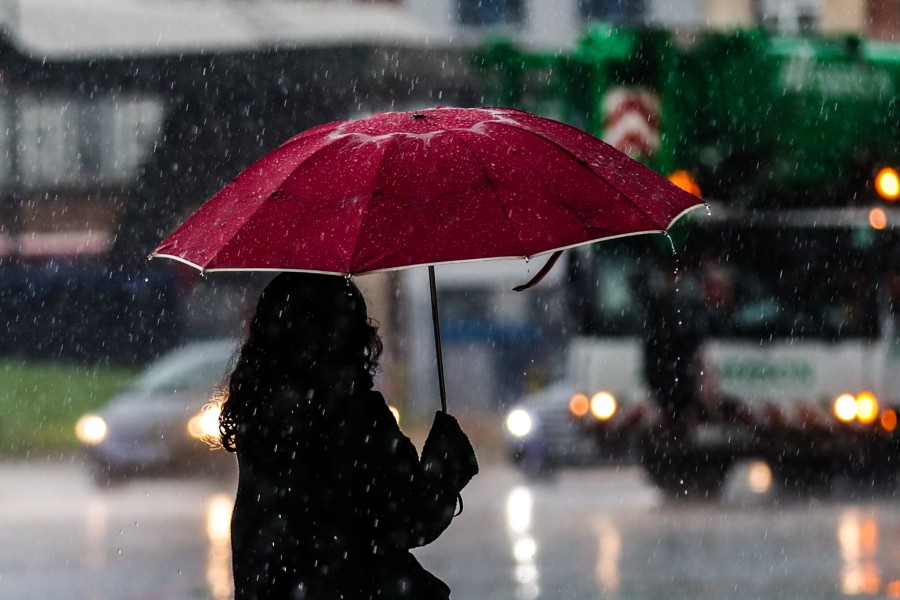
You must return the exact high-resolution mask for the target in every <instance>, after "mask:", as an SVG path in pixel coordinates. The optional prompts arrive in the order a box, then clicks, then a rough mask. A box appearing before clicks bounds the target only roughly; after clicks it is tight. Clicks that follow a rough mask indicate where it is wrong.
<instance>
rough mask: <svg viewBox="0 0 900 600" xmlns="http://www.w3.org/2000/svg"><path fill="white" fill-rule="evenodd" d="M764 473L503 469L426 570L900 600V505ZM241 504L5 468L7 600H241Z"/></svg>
mask: <svg viewBox="0 0 900 600" xmlns="http://www.w3.org/2000/svg"><path fill="white" fill-rule="evenodd" d="M749 473H750V471H749V470H746V469H745V470H744V471H742V472H741V473H738V474H737V475H736V476H735V477H734V478H733V480H732V481H731V483H730V484H729V488H728V490H727V492H726V495H725V498H724V499H723V500H722V501H719V502H705V503H684V502H679V503H673V502H667V501H664V500H663V499H662V498H661V497H660V496H659V495H658V494H657V493H656V492H655V490H653V489H652V488H650V487H649V486H648V485H647V484H646V483H645V482H644V479H643V477H642V476H641V474H640V472H639V471H637V470H635V469H632V468H625V469H620V470H617V469H596V470H589V471H580V472H575V473H568V474H565V475H563V476H561V477H559V478H558V479H557V480H556V481H555V482H553V483H546V482H544V483H538V484H532V483H529V482H528V481H527V480H525V479H524V478H522V477H520V476H519V475H518V474H517V473H515V472H513V471H511V470H509V469H507V468H505V467H502V466H499V465H498V466H487V467H486V468H485V469H484V473H483V474H482V475H480V476H479V477H478V478H476V480H475V481H473V483H472V484H471V486H470V488H469V489H467V490H466V493H465V494H464V496H465V500H466V504H465V512H464V513H463V515H462V516H461V517H459V518H458V520H457V521H456V522H455V523H454V524H453V525H452V526H451V528H450V529H449V530H448V531H447V532H446V533H445V534H444V535H443V536H442V537H441V538H440V539H439V540H438V541H437V542H435V543H434V544H433V545H432V546H430V547H427V548H424V549H421V550H419V551H417V554H418V556H419V558H420V560H421V561H422V563H423V564H425V565H426V567H428V568H430V569H431V570H432V571H434V572H435V573H436V574H437V575H438V576H440V577H441V578H442V579H444V580H445V581H447V583H448V584H450V586H451V587H452V588H453V597H454V598H456V599H457V600H461V599H466V600H468V599H472V600H481V599H491V600H493V599H497V600H505V599H509V600H531V599H536V598H576V599H592V598H622V599H626V598H627V599H632V598H642V599H643V598H646V599H650V598H653V599H656V598H717V599H722V598H729V599H732V598H735V599H743V598H746V599H750V598H754V599H775V598H779V599H782V598H844V597H851V596H863V597H865V596H871V597H900V500H897V501H895V500H894V499H892V498H891V497H889V496H886V495H880V496H877V497H875V498H872V497H871V495H869V496H868V497H864V498H863V499H862V500H860V499H851V498H852V495H848V494H838V495H837V497H833V498H830V499H827V500H826V499H818V500H808V499H807V500H786V499H783V498H779V497H778V496H775V495H773V494H771V493H768V494H756V493H754V492H752V491H751V488H753V487H754V486H755V485H756V483H754V482H753V480H752V479H748V474H749ZM231 493H232V487H231V484H230V483H229V482H215V481H208V480H207V481H204V480H201V481H173V480H145V481H139V482H133V483H130V484H127V485H125V486H123V487H120V488H116V489H113V490H97V489H94V488H93V487H92V486H91V484H90V483H89V481H88V478H87V476H86V475H85V473H84V472H83V471H82V470H81V468H80V465H78V464H70V463H60V462H54V463H29V464H7V465H0V598H2V599H4V600H5V599H15V600H20V599H22V600H27V599H35V600H44V599H51V598H52V599H54V600H55V599H59V598H69V599H73V600H82V599H83V600H119V599H129V600H131V599H138V600H164V599H165V600H173V599H179V600H180V599H188V598H197V599H200V598H202V599H216V600H219V599H222V600H224V599H227V598H228V597H229V594H230V579H229V577H230V573H229V562H228V561H229V555H228V529H227V525H228V518H229V514H230V508H231ZM863 496H865V495H863Z"/></svg>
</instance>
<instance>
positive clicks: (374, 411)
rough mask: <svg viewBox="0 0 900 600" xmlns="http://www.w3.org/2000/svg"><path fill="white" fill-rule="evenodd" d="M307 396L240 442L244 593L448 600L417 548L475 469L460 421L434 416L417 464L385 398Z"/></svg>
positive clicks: (443, 520)
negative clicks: (274, 423) (276, 420)
mask: <svg viewBox="0 0 900 600" xmlns="http://www.w3.org/2000/svg"><path fill="white" fill-rule="evenodd" d="M305 394H306V395H307V396H308V398H307V399H306V401H304V399H298V398H296V397H291V396H295V395H296V394H294V393H291V392H290V391H283V395H287V396H289V397H287V398H284V400H285V402H286V403H287V405H290V406H292V407H295V408H293V409H292V411H290V412H289V413H288V414H290V417H288V418H285V419H283V420H282V422H281V426H278V427H277V430H278V431H273V430H271V429H272V428H271V427H270V428H269V430H263V431H259V432H258V437H253V436H251V435H249V434H248V435H245V436H243V437H242V438H241V439H240V440H239V441H238V445H237V454H238V465H239V476H238V490H237V497H236V500H235V508H234V515H233V517H232V531H231V536H232V555H233V563H234V565H233V567H234V576H235V600H256V599H267V600H278V599H281V598H284V599H294V598H297V599H299V598H304V599H308V600H332V599H335V600H336V599H342V600H356V599H369V598H378V599H385V600H387V599H393V598H410V599H416V600H430V599H438V598H448V597H449V589H448V588H447V586H446V585H445V584H444V583H443V582H441V581H440V580H439V579H437V578H436V577H434V576H433V575H431V574H430V573H428V572H427V571H426V570H425V569H423V568H422V567H421V566H420V565H419V563H418V562H417V561H416V560H415V558H414V557H413V556H412V554H410V553H409V549H410V548H415V547H417V546H422V545H424V544H427V543H429V542H431V541H432V540H434V539H435V538H437V537H438V535H440V533H441V532H442V531H444V529H446V528H447V526H448V525H449V524H450V521H451V519H452V518H453V514H454V511H455V509H456V500H457V495H458V494H459V492H460V490H462V488H463V487H464V486H465V485H466V484H467V483H468V481H469V480H470V479H471V478H472V477H473V476H474V475H475V474H476V473H477V471H478V467H477V464H476V462H475V454H474V452H473V450H472V447H471V445H470V444H469V441H468V438H466V436H465V434H464V433H463V432H462V430H461V429H460V428H459V425H458V424H457V422H456V420H455V419H454V418H453V417H451V416H449V415H446V414H444V413H438V414H437V415H436V416H435V421H434V424H433V426H432V429H431V432H430V434H429V436H428V439H427V441H426V442H425V446H424V448H423V450H422V458H421V460H420V459H419V456H418V455H417V452H416V449H415V447H414V446H413V444H412V442H410V440H409V439H408V438H407V437H406V436H404V435H403V434H402V433H401V431H400V429H399V427H398V426H397V423H396V421H395V419H394V417H393V415H392V414H391V412H390V411H389V409H388V407H387V405H386V403H385V401H384V398H383V397H382V396H381V394H379V393H377V392H372V391H366V392H364V393H359V394H354V395H352V396H350V397H344V398H341V399H337V400H334V399H332V400H334V401H330V402H325V403H322V402H321V400H319V399H317V398H315V393H314V392H312V391H309V392H306V393H305ZM248 432H249V429H248ZM242 443H243V444H253V445H254V446H255V447H254V448H253V449H251V448H247V447H243V448H242Z"/></svg>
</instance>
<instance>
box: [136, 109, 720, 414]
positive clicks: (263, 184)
mask: <svg viewBox="0 0 900 600" xmlns="http://www.w3.org/2000/svg"><path fill="white" fill-rule="evenodd" d="M702 205H703V203H702V201H701V200H699V199H698V198H697V197H695V196H693V195H691V194H689V193H687V192H685V191H683V190H681V189H679V188H678V187H676V186H675V185H674V184H672V183H670V182H669V181H668V180H666V179H665V178H663V177H661V176H660V175H658V174H657V173H655V172H653V171H652V170H650V169H648V168H647V167H645V166H643V165H641V164H640V163H638V162H636V161H634V160H632V159H631V158H629V157H628V156H626V155H625V154H622V153H621V152H619V151H618V150H616V149H614V148H613V147H612V146H609V145H607V144H606V143H604V142H602V141H601V140H599V139H597V138H595V137H593V136H591V135H589V134H587V133H585V132H583V131H581V130H579V129H576V128H574V127H571V126H569V125H565V124H563V123H560V122H558V121H553V120H550V119H545V118H542V117H538V116H535V115H532V114H530V113H527V112H523V111H519V110H513V109H508V108H471V109H464V108H433V109H428V110H421V111H416V112H392V113H379V114H376V115H373V116H371V117H369V118H366V119H360V120H356V121H337V122H334V123H328V124H326V125H321V126H319V127H315V128H313V129H310V130H308V131H305V132H303V133H301V134H299V135H297V136H296V137H294V138H292V139H290V140H288V141H287V142H285V143H284V144H283V145H281V146H280V147H279V148H277V149H275V150H274V151H273V152H271V153H270V154H268V155H266V156H264V157H263V158H261V159H259V160H258V161H257V162H256V163H254V164H253V165H251V166H250V167H249V168H248V169H247V170H246V171H244V172H243V173H241V174H240V175H238V176H237V177H236V178H235V179H234V180H233V181H231V183H229V184H228V185H227V186H225V188H223V189H222V190H221V191H220V192H218V193H217V194H216V195H215V196H213V197H212V198H211V199H210V200H208V201H207V202H206V203H205V204H204V205H203V206H202V207H200V209H199V210H198V211H197V212H196V213H194V214H193V215H191V216H190V217H189V218H188V219H187V220H186V221H185V222H184V223H183V224H182V225H181V226H180V227H178V229H176V230H175V232H174V233H172V234H171V235H170V236H169V237H168V238H166V239H165V240H164V241H163V242H162V243H161V244H160V245H159V246H158V247H157V248H156V250H155V251H154V252H153V254H152V256H159V257H167V258H172V259H175V260H178V261H181V262H184V263H187V264H189V265H192V266H194V267H196V268H197V269H200V270H201V271H229V270H230V271H236V270H271V271H291V270H294V271H311V272H323V273H334V274H345V275H356V274H360V273H367V272H374V271H384V270H390V269H399V268H404V267H410V266H414V265H429V276H430V281H431V294H432V314H433V317H434V326H435V345H436V349H437V359H438V375H439V382H440V388H441V390H440V391H441V405H442V407H443V408H444V410H446V392H445V389H444V378H443V368H442V360H441V351H440V328H439V326H438V312H437V301H436V293H435V285H434V269H433V265H435V264H440V263H450V262H461V261H471V260H482V259H488V258H514V257H522V258H529V257H533V256H536V255H539V254H543V253H547V252H551V251H555V252H557V253H558V252H559V251H561V250H562V249H565V248H569V247H573V246H578V245H581V244H587V243H590V242H594V241H598V240H603V239H608V238H613V237H619V236H625V235H634V234H640V233H661V232H664V231H665V230H666V229H667V228H668V227H669V226H670V225H671V224H672V223H673V222H674V221H675V220H676V219H677V218H678V217H679V216H681V215H683V214H684V213H685V212H687V211H689V210H691V209H693V208H696V207H698V206H702ZM556 256H558V254H557V255H556ZM548 264H552V261H551V262H550V263H548ZM545 270H546V268H545V269H543V270H542V272H543V271H545ZM540 276H541V274H540V273H539V275H538V277H540Z"/></svg>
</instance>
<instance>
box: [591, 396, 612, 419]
mask: <svg viewBox="0 0 900 600" xmlns="http://www.w3.org/2000/svg"><path fill="white" fill-rule="evenodd" d="M616 408H617V404H616V397H615V396H613V395H612V394H610V393H609V392H597V393H596V394H594V395H593V396H591V414H593V415H594V416H595V417H596V418H597V419H599V420H601V421H608V420H609V419H611V418H612V417H613V415H614V414H616Z"/></svg>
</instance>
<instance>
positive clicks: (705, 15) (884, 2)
mask: <svg viewBox="0 0 900 600" xmlns="http://www.w3.org/2000/svg"><path fill="white" fill-rule="evenodd" d="M406 4H407V5H408V6H409V8H410V10H411V12H412V13H413V14H414V15H416V16H417V17H419V18H420V19H422V20H423V22H426V23H428V25H429V26H430V27H432V28H434V29H435V30H436V31H442V32H450V33H452V34H453V35H455V36H458V37H459V38H461V39H464V40H466V39H473V38H474V39H478V38H482V37H484V36H489V35H497V34H503V35H511V36H513V37H516V38H517V39H519V40H520V41H524V42H527V43H531V44H535V45H539V46H568V45H571V44H573V43H574V42H575V40H576V39H577V38H578V36H579V34H580V33H581V31H582V30H583V29H584V27H585V26H586V25H587V24H589V23H590V22H591V21H595V20H600V21H606V22H612V23H619V24H628V25H649V26H656V27H663V28H678V29H682V30H685V31H691V30H699V29H704V28H708V27H715V28H730V27H750V26H755V25H763V26H765V27H768V28H771V29H773V30H777V31H783V32H786V33H794V32H801V31H823V32H852V33H860V34H864V35H868V36H871V37H874V38H877V39H883V40H900V6H898V3H897V2H896V0H553V1H547V0H406Z"/></svg>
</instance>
